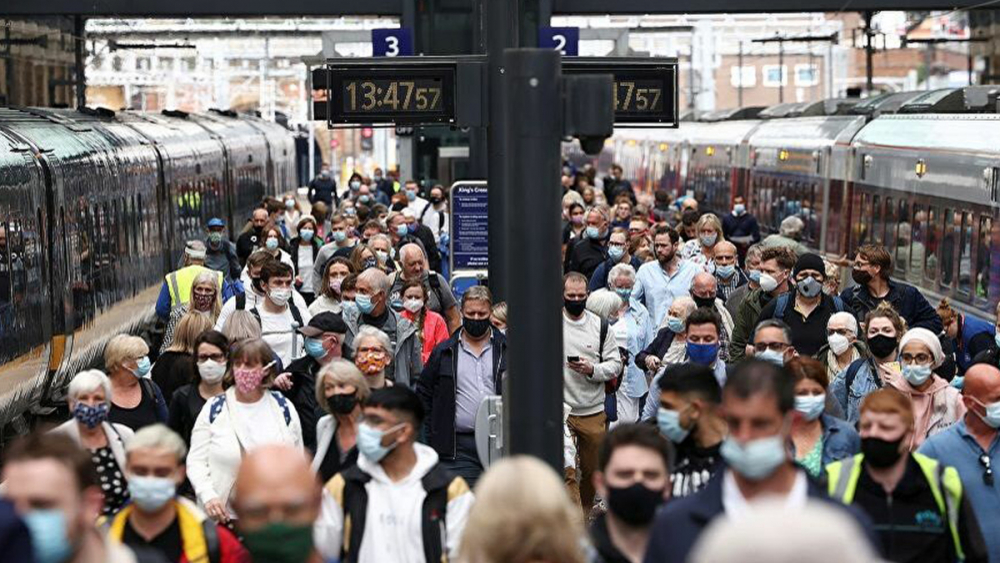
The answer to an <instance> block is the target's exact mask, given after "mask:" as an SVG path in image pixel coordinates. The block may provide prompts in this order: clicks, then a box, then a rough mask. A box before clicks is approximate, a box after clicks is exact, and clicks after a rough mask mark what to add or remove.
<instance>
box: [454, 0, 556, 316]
mask: <svg viewBox="0 0 1000 563" xmlns="http://www.w3.org/2000/svg"><path fill="white" fill-rule="evenodd" d="M479 2H480V3H481V4H480V5H481V6H482V7H481V8H480V10H481V13H483V14H484V15H485V16H486V22H488V25H486V23H484V24H483V26H484V31H485V32H486V55H487V57H488V59H489V61H488V62H487V71H488V73H489V76H488V77H487V85H488V90H489V94H488V101H487V103H488V104H489V106H488V107H489V127H488V129H487V133H486V141H487V142H486V144H487V147H488V150H489V155H488V157H487V159H486V160H487V167H488V168H487V169H488V172H489V176H488V177H487V181H489V192H488V193H489V213H490V223H489V230H490V241H491V243H490V266H489V277H490V282H489V283H490V289H491V290H492V291H493V295H494V298H495V299H496V300H504V299H506V297H507V281H508V276H507V273H508V271H509V260H508V256H509V252H508V248H509V247H508V246H507V244H505V242H504V241H505V235H506V232H507V207H506V203H505V201H506V195H507V190H508V188H509V187H511V186H512V184H510V183H509V182H508V181H507V178H506V170H507V169H506V165H507V161H508V158H507V146H506V145H505V142H506V141H505V140H506V139H507V134H506V132H505V131H504V129H505V127H506V126H507V123H506V118H505V113H506V108H505V106H504V73H505V72H506V70H505V69H504V60H503V58H504V55H503V52H504V50H505V49H509V48H511V47H514V46H516V45H517V41H518V29H517V26H518V11H517V10H516V9H515V7H514V6H513V5H512V4H513V3H512V2H506V1H497V0H479ZM520 109H521V108H518V111H520ZM474 146H476V147H478V148H479V150H482V146H481V144H480V143H479V142H477V143H475V145H474ZM472 158H473V161H475V160H476V159H477V158H478V157H477V156H473V157H472ZM556 168H557V169H558V168H559V165H558V163H556ZM553 185H554V186H555V185H558V179H557V183H556V184H553ZM557 262H558V260H557Z"/></svg>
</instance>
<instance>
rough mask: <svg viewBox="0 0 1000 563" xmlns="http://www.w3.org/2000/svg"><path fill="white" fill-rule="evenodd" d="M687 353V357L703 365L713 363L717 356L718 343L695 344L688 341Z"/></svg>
mask: <svg viewBox="0 0 1000 563" xmlns="http://www.w3.org/2000/svg"><path fill="white" fill-rule="evenodd" d="M687 353H688V358H689V359H690V360H691V361H692V362H694V363H696V364H701V365H703V366H710V365H712V364H714V363H715V359H716V358H718V357H719V343H718V342H715V343H712V344H695V343H693V342H688V343H687Z"/></svg>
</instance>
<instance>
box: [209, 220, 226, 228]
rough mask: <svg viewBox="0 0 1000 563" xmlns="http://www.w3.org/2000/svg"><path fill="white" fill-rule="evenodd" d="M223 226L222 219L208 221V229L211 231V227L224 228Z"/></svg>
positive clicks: (224, 224)
mask: <svg viewBox="0 0 1000 563" xmlns="http://www.w3.org/2000/svg"><path fill="white" fill-rule="evenodd" d="M225 226H226V222H225V221H223V220H222V219H219V218H218V217H212V218H211V219H209V220H208V228H209V229H211V228H212V227H225Z"/></svg>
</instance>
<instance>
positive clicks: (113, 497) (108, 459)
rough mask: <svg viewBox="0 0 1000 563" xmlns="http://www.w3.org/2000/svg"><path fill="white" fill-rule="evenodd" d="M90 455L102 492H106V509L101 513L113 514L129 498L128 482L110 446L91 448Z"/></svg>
mask: <svg viewBox="0 0 1000 563" xmlns="http://www.w3.org/2000/svg"><path fill="white" fill-rule="evenodd" d="M90 457H91V461H92V462H93V463H94V469H95V470H96V471H97V480H98V481H99V482H100V484H101V492H102V493H104V509H103V510H102V511H101V514H102V515H104V516H113V515H114V514H115V513H116V512H118V510H119V509H120V508H121V507H122V506H124V505H125V503H126V502H128V500H129V494H128V482H127V481H126V480H125V475H124V473H122V470H121V468H120V467H118V461H117V460H116V459H115V455H114V453H112V452H111V448H109V447H108V446H105V447H103V448H97V449H96V450H90Z"/></svg>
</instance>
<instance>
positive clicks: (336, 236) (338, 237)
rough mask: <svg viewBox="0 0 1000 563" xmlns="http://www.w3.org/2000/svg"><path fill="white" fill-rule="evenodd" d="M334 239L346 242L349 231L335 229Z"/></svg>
mask: <svg viewBox="0 0 1000 563" xmlns="http://www.w3.org/2000/svg"><path fill="white" fill-rule="evenodd" d="M333 240H335V241H337V242H344V241H345V240H347V233H345V232H344V231H333Z"/></svg>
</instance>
